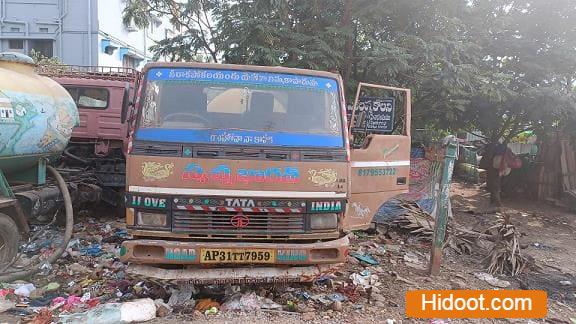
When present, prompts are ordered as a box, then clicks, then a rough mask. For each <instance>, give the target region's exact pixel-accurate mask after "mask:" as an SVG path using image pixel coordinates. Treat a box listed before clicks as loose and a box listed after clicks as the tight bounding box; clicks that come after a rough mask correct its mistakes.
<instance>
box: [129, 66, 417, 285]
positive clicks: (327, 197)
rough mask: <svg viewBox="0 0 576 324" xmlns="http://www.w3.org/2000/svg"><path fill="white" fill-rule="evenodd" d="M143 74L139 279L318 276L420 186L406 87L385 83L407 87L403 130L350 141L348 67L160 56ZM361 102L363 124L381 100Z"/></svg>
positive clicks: (135, 154)
mask: <svg viewBox="0 0 576 324" xmlns="http://www.w3.org/2000/svg"><path fill="white" fill-rule="evenodd" d="M142 76H143V79H142V80H141V82H140V86H139V88H138V90H137V93H136V97H135V99H134V100H133V101H134V104H133V106H132V107H131V108H129V110H128V111H126V112H125V113H124V114H123V115H125V116H126V120H127V123H128V124H129V125H130V126H129V129H130V141H129V144H128V154H127V157H126V165H127V175H126V181H127V182H126V225H127V228H128V231H129V233H130V234H131V235H132V236H133V239H131V240H128V241H125V242H124V243H123V244H122V246H121V250H120V258H121V260H122V261H124V262H127V263H129V268H128V269H129V270H128V271H129V273H130V274H131V275H133V276H142V277H147V278H155V279H157V280H165V281H174V282H188V283H192V284H208V283H269V282H288V281H312V280H314V279H315V278H317V277H318V276H321V275H322V274H326V273H329V272H330V271H333V270H334V269H335V268H337V267H338V265H339V264H342V263H343V262H345V260H346V257H347V254H348V248H349V239H348V236H347V233H349V232H350V231H351V230H354V229H363V228H366V227H368V226H369V224H370V222H371V220H372V217H373V216H374V215H375V213H377V212H378V210H379V208H380V206H381V205H382V204H384V202H386V201H387V200H388V199H390V198H391V197H394V196H396V195H398V194H400V193H405V192H407V190H408V181H407V179H408V174H409V165H410V162H409V154H410V133H409V130H410V91H409V90H407V89H396V88H387V87H381V88H386V89H387V90H391V91H399V92H400V93H401V94H403V95H404V99H403V100H402V103H403V105H402V106H403V107H402V109H400V110H401V111H402V115H403V122H402V127H401V128H400V129H395V130H394V132H388V133H386V132H384V133H383V132H371V131H370V129H371V128H370V126H366V125H365V127H364V129H363V132H362V141H361V142H362V143H361V145H353V146H351V144H350V143H351V140H352V139H353V137H354V136H359V135H357V134H355V132H354V128H353V127H348V125H347V120H346V104H345V100H344V98H345V96H344V93H343V83H342V79H341V77H340V76H339V75H338V74H334V73H329V72H322V71H312V70H303V69H292V68H283V67H260V66H243V65H227V64H205V63H150V64H147V65H146V66H145V68H144V69H143V71H142ZM363 86H364V87H371V86H372V87H380V86H373V85H367V84H364V85H363ZM359 94H360V88H359V92H358V93H357V95H356V101H358V97H359ZM355 106H359V107H360V106H362V107H363V108H362V107H360V108H359V107H356V109H355V112H353V114H352V119H354V118H357V119H358V120H360V119H361V118H365V113H366V112H368V111H367V110H369V109H381V108H382V106H381V105H374V106H373V107H372V106H371V107H370V108H367V106H366V105H365V104H362V105H360V104H355ZM362 109H364V111H361V110H362ZM388 110H390V107H388ZM384 119H386V117H384ZM387 119H388V123H393V120H392V121H391V120H390V116H388V118H387ZM356 142H358V141H356Z"/></svg>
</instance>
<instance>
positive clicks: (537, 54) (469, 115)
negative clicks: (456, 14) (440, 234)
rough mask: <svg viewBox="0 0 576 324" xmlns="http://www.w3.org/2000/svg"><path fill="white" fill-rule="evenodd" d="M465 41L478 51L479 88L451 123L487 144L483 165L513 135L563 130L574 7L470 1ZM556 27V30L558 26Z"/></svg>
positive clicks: (495, 190)
mask: <svg viewBox="0 0 576 324" xmlns="http://www.w3.org/2000/svg"><path fill="white" fill-rule="evenodd" d="M472 11H473V12H474V15H473V16H471V21H470V26H469V28H468V30H469V32H470V34H471V35H472V37H473V38H474V39H476V41H477V43H478V45H479V48H481V49H482V52H481V53H482V60H481V61H480V64H479V65H478V67H479V71H481V72H482V73H481V82H480V86H479V87H478V88H477V89H476V90H475V91H473V92H472V93H470V101H469V105H467V107H466V110H465V111H463V112H462V113H461V114H460V116H459V117H458V118H457V119H458V121H459V122H460V125H461V126H462V127H463V128H469V129H474V130H479V131H481V132H482V134H484V136H486V140H487V142H488V146H487V148H488V149H487V154H485V155H484V158H486V159H487V160H489V161H491V160H492V157H493V153H494V152H493V148H494V147H495V146H496V145H497V144H503V145H506V144H507V143H508V142H509V141H510V140H511V139H512V138H513V137H515V136H517V135H518V134H520V133H522V132H525V131H528V130H532V131H535V132H536V134H538V135H540V136H544V135H545V134H546V133H549V132H550V131H554V130H558V129H560V128H562V127H563V126H564V125H565V123H566V122H567V121H568V120H573V119H571V118H572V116H573V113H574V109H575V107H574V98H573V94H572V90H573V89H572V88H573V83H574V73H576V69H575V67H576V55H575V54H576V53H575V49H576V34H575V32H574V30H576V23H575V18H576V8H575V7H574V5H573V3H572V2H571V1H568V0H559V1H553V2H549V1H535V0H532V1H531V0H525V1H512V0H509V1H506V0H487V1H476V2H474V4H473V6H472ZM559 26H562V27H559ZM486 165H488V183H487V185H488V188H489V190H490V193H491V202H492V204H493V205H496V206H499V205H501V198H500V176H499V173H498V170H497V169H495V168H493V167H492V164H491V163H487V164H486Z"/></svg>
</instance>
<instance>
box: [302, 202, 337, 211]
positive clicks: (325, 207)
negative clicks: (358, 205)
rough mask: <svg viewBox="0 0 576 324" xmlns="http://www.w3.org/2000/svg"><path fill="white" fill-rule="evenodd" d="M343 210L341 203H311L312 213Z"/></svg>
mask: <svg viewBox="0 0 576 324" xmlns="http://www.w3.org/2000/svg"><path fill="white" fill-rule="evenodd" d="M341 210H342V202H341V201H313V202H311V203H310V211H313V212H323V211H331V212H337V211H341Z"/></svg>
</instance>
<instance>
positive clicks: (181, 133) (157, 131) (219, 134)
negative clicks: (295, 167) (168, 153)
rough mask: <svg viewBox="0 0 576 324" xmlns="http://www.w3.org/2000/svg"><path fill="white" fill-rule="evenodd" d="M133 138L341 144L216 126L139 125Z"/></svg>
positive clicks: (333, 140)
mask: <svg viewBox="0 0 576 324" xmlns="http://www.w3.org/2000/svg"><path fill="white" fill-rule="evenodd" d="M136 139H138V140H144V141H156V142H175V143H205V144H228V145H258V146H296V147H343V146H344V142H343V139H342V136H340V135H319V134H295V133H280V132H262V131H240V130H219V129H166V128H140V129H138V130H137V131H136Z"/></svg>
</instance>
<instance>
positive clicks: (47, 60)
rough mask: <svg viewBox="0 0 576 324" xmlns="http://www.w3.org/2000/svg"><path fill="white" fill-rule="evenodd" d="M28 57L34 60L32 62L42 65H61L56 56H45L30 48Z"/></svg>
mask: <svg viewBox="0 0 576 324" xmlns="http://www.w3.org/2000/svg"><path fill="white" fill-rule="evenodd" d="M30 57H31V58H32V60H33V61H34V63H36V64H38V65H43V66H54V65H61V64H62V63H61V62H60V59H59V58H57V57H47V56H44V55H43V54H42V53H40V52H38V51H35V50H31V51H30Z"/></svg>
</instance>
